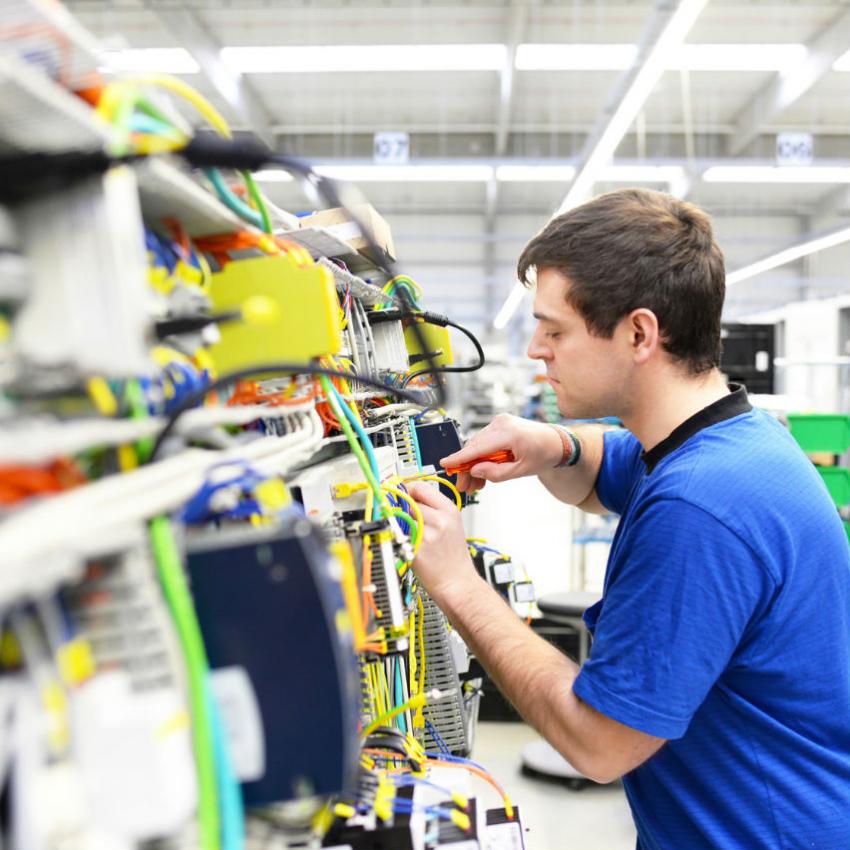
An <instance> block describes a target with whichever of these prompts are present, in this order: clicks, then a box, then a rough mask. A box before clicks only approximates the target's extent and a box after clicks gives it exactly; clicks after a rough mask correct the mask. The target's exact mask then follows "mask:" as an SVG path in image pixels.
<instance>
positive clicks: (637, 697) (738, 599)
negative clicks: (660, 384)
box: [573, 499, 774, 739]
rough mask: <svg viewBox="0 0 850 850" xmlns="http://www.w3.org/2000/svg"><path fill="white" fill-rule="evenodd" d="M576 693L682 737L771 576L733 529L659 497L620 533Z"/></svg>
mask: <svg viewBox="0 0 850 850" xmlns="http://www.w3.org/2000/svg"><path fill="white" fill-rule="evenodd" d="M620 545H621V546H624V547H627V548H626V549H624V551H628V552H629V553H630V554H629V557H628V558H627V559H626V561H624V562H623V564H622V565H621V566H620V568H619V569H618V570H617V573H616V574H615V575H613V576H612V577H611V578H610V581H609V584H608V586H607V588H606V591H605V596H604V598H603V600H602V603H601V609H600V611H599V614H598V618H597V621H596V627H595V630H594V639H593V646H592V648H591V652H590V656H589V658H588V660H587V662H586V663H585V664H584V666H583V667H582V669H581V671H580V672H579V675H578V677H577V678H576V680H575V682H574V684H573V690H574V692H575V694H576V695H577V696H578V697H579V698H580V699H582V700H584V701H585V702H587V703H588V704H589V705H591V706H593V708H595V709H597V711H600V712H601V713H602V714H604V715H606V716H607V717H611V718H612V719H614V720H617V721H619V722H620V723H623V724H625V725H626V726H630V727H632V728H633V729H638V730H639V731H641V732H646V733H647V734H648V735H655V736H657V737H659V738H668V739H673V738H680V737H682V735H684V734H685V731H686V730H687V728H688V724H689V723H690V721H691V718H692V717H693V715H694V713H695V712H696V711H697V709H698V708H699V707H700V705H701V704H702V702H703V700H704V699H705V697H706V696H707V695H708V692H709V691H710V690H711V688H712V687H713V685H714V684H715V682H716V681H717V680H718V679H719V678H720V676H721V675H722V674H723V672H724V670H725V669H726V668H727V666H729V664H730V661H731V660H732V659H733V657H734V655H735V652H736V649H737V647H738V646H739V645H740V644H741V642H742V639H743V638H744V636H745V632H746V630H747V628H748V624H749V623H750V621H751V620H752V619H753V617H754V615H755V614H756V613H757V612H758V611H759V610H761V609H762V608H763V606H765V605H766V602H767V601H768V600H769V599H770V598H771V595H772V593H773V590H774V584H773V579H772V578H771V576H770V574H769V573H768V571H767V569H766V568H765V566H764V565H763V564H762V563H761V562H760V561H759V560H758V558H757V556H756V555H755V554H754V553H753V551H752V550H751V549H750V548H749V547H748V546H747V544H746V543H745V542H744V541H743V540H741V539H740V538H739V537H738V536H737V535H736V534H735V533H734V532H732V531H731V530H729V529H728V528H727V527H726V526H725V525H724V524H723V523H722V522H720V521H719V520H718V519H716V518H715V517H713V516H712V515H711V514H709V513H706V512H705V511H703V510H702V509H701V508H698V507H696V506H695V505H692V504H690V503H688V502H684V501H680V500H676V499H668V500H658V501H656V502H654V503H653V504H652V505H650V506H648V507H647V509H646V510H645V511H644V512H642V514H641V516H640V517H636V519H635V523H634V525H632V526H631V528H630V530H629V532H628V534H627V535H626V536H625V537H624V538H623V539H622V540H621V543H620Z"/></svg>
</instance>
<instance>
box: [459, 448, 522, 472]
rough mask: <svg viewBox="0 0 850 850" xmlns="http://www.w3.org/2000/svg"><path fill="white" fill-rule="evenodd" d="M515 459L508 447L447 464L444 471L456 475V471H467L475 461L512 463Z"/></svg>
mask: <svg viewBox="0 0 850 850" xmlns="http://www.w3.org/2000/svg"><path fill="white" fill-rule="evenodd" d="M515 460H516V458H515V457H514V453H513V452H512V451H511V450H510V449H501V450H500V451H498V452H493V453H492V454H489V455H482V456H481V457H477V458H475V460H470V461H467V462H466V463H462V464H461V465H460V466H447V467H446V472H447V473H448V474H449V475H457V474H458V472H469V470H470V469H472V467H473V466H475V465H476V464H477V463H513V462H514V461H515Z"/></svg>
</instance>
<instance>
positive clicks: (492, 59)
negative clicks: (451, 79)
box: [221, 44, 507, 74]
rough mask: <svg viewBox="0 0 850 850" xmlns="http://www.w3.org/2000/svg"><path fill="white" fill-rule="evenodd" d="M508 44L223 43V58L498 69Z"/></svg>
mask: <svg viewBox="0 0 850 850" xmlns="http://www.w3.org/2000/svg"><path fill="white" fill-rule="evenodd" d="M506 55H507V47H506V46H505V45H504V44H333V45H315V46H311V45H304V44H294V45H280V46H276V47H262V46H261V47H223V48H222V49H221V59H222V61H223V62H225V63H226V64H227V65H229V66H230V67H231V68H233V70H235V71H239V72H240V73H243V74H317V73H333V72H338V73H347V74H351V73H357V72H360V71H385V72H387V73H396V72H399V71H498V70H501V68H502V66H503V65H504V64H505V57H506Z"/></svg>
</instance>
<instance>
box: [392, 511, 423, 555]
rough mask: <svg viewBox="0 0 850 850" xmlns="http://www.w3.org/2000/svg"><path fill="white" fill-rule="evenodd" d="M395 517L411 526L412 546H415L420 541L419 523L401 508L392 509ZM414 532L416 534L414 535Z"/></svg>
mask: <svg viewBox="0 0 850 850" xmlns="http://www.w3.org/2000/svg"><path fill="white" fill-rule="evenodd" d="M390 511H391V513H392V515H393V516H394V517H397V518H398V519H403V520H404V521H405V522H406V523H407V524H408V525H409V526H410V545H411V546H415V545H416V544H417V542H418V541H419V523H418V522H417V521H416V520H415V519H414V518H413V517H412V516H411V515H410V514H409V513H408V512H407V511H405V510H402V509H401V508H390ZM414 531H415V532H416V533H415V534H414Z"/></svg>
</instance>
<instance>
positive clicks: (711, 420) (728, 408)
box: [641, 384, 753, 473]
mask: <svg viewBox="0 0 850 850" xmlns="http://www.w3.org/2000/svg"><path fill="white" fill-rule="evenodd" d="M729 390H730V392H729V395H727V396H723V398H721V399H718V400H717V401H715V402H714V403H713V404H710V405H709V406H708V407H704V408H703V409H702V410H700V411H699V413H695V414H694V415H693V416H691V417H690V419H686V420H685V421H684V422H683V423H682V424H681V425H679V427H678V428H676V429H675V430H674V431H673V432H672V433H671V434H670V436H669V437H665V438H664V439H663V440H662V441H661V442H660V443H658V444H657V445H655V446H653V447H652V448H651V449H650V450H649V451H647V452H642V453H641V460H642V461H643V462H644V463H645V464H646V471H647V473H650V472H652V470H653V469H655V467H656V466H658V464H659V463H661V461H662V460H664V458H665V457H667V455H669V454H672V453H673V452H674V451H676V449H678V448H679V446H681V445H682V444H683V443H685V442H687V441H688V440H689V439H690V438H691V437H693V436H694V434H696V433H698V432H699V431H702V429H703V428H708V427H709V425H716V424H717V423H718V422H724V421H725V420H726V419H732V418H734V417H735V416H740V415H741V414H742V413H748V412H749V411H751V410H752V409H753V407H752V405H751V404H750V402H749V400H748V399H747V390H746V389H745V387H744V386H743V385H742V384H729Z"/></svg>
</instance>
